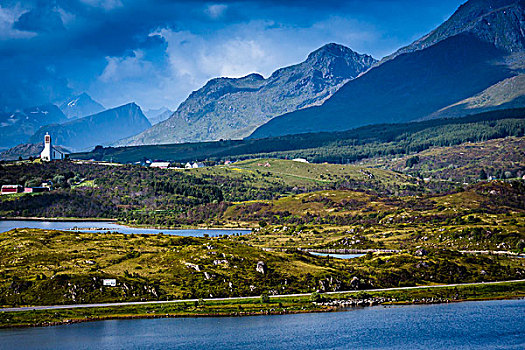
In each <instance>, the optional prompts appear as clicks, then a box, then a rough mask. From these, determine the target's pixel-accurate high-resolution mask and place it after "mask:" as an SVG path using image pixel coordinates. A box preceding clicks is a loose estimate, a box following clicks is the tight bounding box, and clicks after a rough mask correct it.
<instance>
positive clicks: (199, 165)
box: [184, 162, 204, 169]
mask: <svg viewBox="0 0 525 350" xmlns="http://www.w3.org/2000/svg"><path fill="white" fill-rule="evenodd" d="M197 168H204V164H203V163H200V162H195V163H193V164H192V163H190V162H188V163H186V165H185V166H184V169H197Z"/></svg>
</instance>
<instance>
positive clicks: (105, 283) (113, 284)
mask: <svg viewBox="0 0 525 350" xmlns="http://www.w3.org/2000/svg"><path fill="white" fill-rule="evenodd" d="M102 285H103V286H106V287H116V286H117V280H116V279H114V278H104V279H103V280H102Z"/></svg>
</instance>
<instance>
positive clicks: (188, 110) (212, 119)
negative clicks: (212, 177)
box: [117, 43, 376, 145]
mask: <svg viewBox="0 0 525 350" xmlns="http://www.w3.org/2000/svg"><path fill="white" fill-rule="evenodd" d="M375 62H376V60H375V59H374V58H372V57H371V56H369V55H364V54H358V53H356V52H354V51H352V50H351V49H349V48H347V47H345V46H342V45H338V44H334V43H330V44H327V45H324V46H323V47H321V48H319V49H317V50H315V51H313V52H312V53H310V54H309V55H308V57H307V59H306V60H305V61H303V62H301V63H298V64H296V65H292V66H288V67H283V68H280V69H277V70H276V71H275V72H273V73H272V74H271V75H270V76H269V77H268V78H264V77H263V76H262V75H260V74H257V73H252V74H249V75H247V76H244V77H241V78H224V77H221V78H214V79H211V80H209V81H208V82H207V83H206V84H205V85H204V86H203V87H202V88H200V89H199V90H196V91H194V92H192V93H191V94H190V96H189V97H188V98H187V99H186V100H185V101H184V102H182V103H181V105H180V106H179V108H177V110H176V111H175V113H173V115H172V116H171V117H170V118H169V119H168V120H166V121H164V122H161V123H159V124H157V125H155V126H154V127H153V128H151V129H149V130H147V131H146V132H144V133H142V134H140V135H136V136H134V137H132V138H130V139H128V140H122V141H120V142H118V143H117V144H118V145H138V144H154V143H160V144H162V143H173V142H185V141H207V140H218V139H235V138H242V137H245V136H248V135H249V134H250V133H251V132H252V131H253V130H254V129H255V128H256V127H257V126H259V125H261V124H263V123H264V122H266V121H268V120H270V119H271V118H273V117H274V116H277V115H280V114H282V113H283V112H286V111H289V110H296V109H298V108H305V107H308V106H311V105H317V104H319V103H322V102H323V101H324V100H326V98H328V97H329V96H331V95H332V94H333V93H334V92H335V91H336V90H337V89H338V88H339V87H340V86H341V85H342V84H344V83H345V82H346V81H348V80H351V79H353V78H355V77H356V76H357V75H358V74H360V73H361V72H362V71H364V70H366V69H368V67H369V66H371V65H372V64H373V63H375Z"/></svg>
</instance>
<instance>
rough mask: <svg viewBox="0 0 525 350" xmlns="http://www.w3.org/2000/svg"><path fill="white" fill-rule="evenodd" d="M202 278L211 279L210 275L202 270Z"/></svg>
mask: <svg viewBox="0 0 525 350" xmlns="http://www.w3.org/2000/svg"><path fill="white" fill-rule="evenodd" d="M204 278H206V279H207V280H209V279H211V275H210V274H209V273H208V272H206V271H204Z"/></svg>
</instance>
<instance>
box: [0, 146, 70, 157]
mask: <svg viewBox="0 0 525 350" xmlns="http://www.w3.org/2000/svg"><path fill="white" fill-rule="evenodd" d="M53 147H54V148H56V149H58V150H59V151H60V152H62V153H71V151H69V150H68V149H65V148H64V147H61V146H57V145H53ZM43 149H44V143H43V142H40V143H23V144H20V145H17V146H15V147H12V148H10V149H8V150H6V151H4V152H0V160H18V158H19V157H22V159H28V158H29V157H33V158H37V157H40V153H42V150H43Z"/></svg>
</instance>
